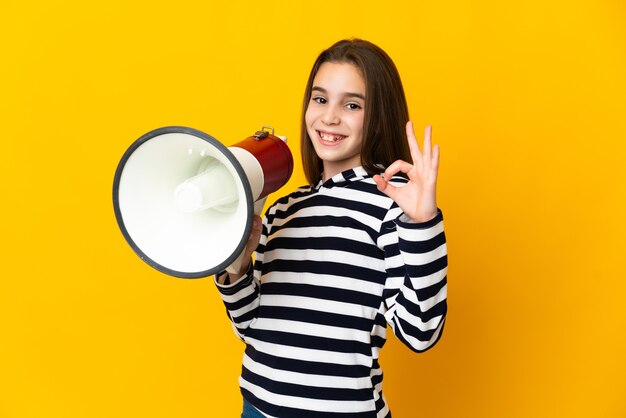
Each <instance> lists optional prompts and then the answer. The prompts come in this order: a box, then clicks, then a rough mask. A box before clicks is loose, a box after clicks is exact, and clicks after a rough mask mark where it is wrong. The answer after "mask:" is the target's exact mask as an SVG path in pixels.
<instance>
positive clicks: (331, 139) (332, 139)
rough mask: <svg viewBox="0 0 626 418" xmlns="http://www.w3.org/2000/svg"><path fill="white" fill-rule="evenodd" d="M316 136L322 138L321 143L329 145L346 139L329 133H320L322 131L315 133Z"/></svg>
mask: <svg viewBox="0 0 626 418" xmlns="http://www.w3.org/2000/svg"><path fill="white" fill-rule="evenodd" d="M317 134H318V135H319V136H320V138H322V141H324V142H331V143H335V142H339V141H341V140H342V139H345V138H346V137H345V136H343V135H337V134H330V133H327V132H322V131H317Z"/></svg>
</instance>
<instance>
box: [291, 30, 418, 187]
mask: <svg viewBox="0 0 626 418" xmlns="http://www.w3.org/2000/svg"><path fill="white" fill-rule="evenodd" d="M325 62H334V63H349V64H352V65H354V66H356V67H357V68H358V69H359V71H360V72H361V75H362V76H363V79H364V80H365V97H366V102H365V115H364V117H365V118H364V122H363V125H364V126H363V145H362V147H361V165H362V166H363V168H364V169H365V170H366V171H367V172H368V174H370V175H374V174H376V173H380V172H381V171H382V170H381V169H380V167H377V165H383V166H384V167H387V166H388V165H390V164H391V163H392V162H394V161H395V160H397V159H402V160H405V161H409V162H410V161H411V154H410V151H409V146H408V144H407V137H406V130H405V126H406V123H407V122H408V120H409V111H408V106H407V103H406V97H405V96H404V88H403V87H402V81H401V80H400V74H399V73H398V70H397V68H396V66H395V64H394V63H393V61H392V60H391V58H390V57H389V55H387V53H386V52H385V51H383V50H382V49H381V48H380V47H378V46H376V45H374V44H373V43H371V42H368V41H365V40H362V39H345V40H341V41H339V42H337V43H335V44H334V45H332V46H331V47H330V48H328V49H326V50H324V51H322V53H321V54H320V55H319V56H318V57H317V60H316V61H315V63H314V64H313V68H312V69H311V73H310V74H309V80H308V82H307V84H306V89H305V93H304V101H303V104H302V119H301V131H300V149H301V153H302V154H301V155H302V165H303V168H304V173H305V175H306V177H307V180H308V181H309V183H310V184H315V183H316V182H317V181H318V180H319V178H320V176H321V175H322V171H323V165H322V160H321V159H320V158H319V157H318V156H317V154H316V153H315V149H314V148H313V144H312V143H311V138H310V137H309V134H308V132H307V129H306V122H305V114H306V110H307V107H308V106H309V102H310V100H311V88H312V86H313V80H314V79H315V76H316V74H317V71H318V70H319V68H320V67H321V65H322V64H324V63H325Z"/></svg>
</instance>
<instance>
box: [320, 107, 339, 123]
mask: <svg viewBox="0 0 626 418" xmlns="http://www.w3.org/2000/svg"><path fill="white" fill-rule="evenodd" d="M321 120H322V123H324V125H337V124H339V113H338V112H337V109H336V108H335V106H328V107H327V108H326V111H325V112H324V114H323V115H322V118H321Z"/></svg>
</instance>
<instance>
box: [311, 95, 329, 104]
mask: <svg viewBox="0 0 626 418" xmlns="http://www.w3.org/2000/svg"><path fill="white" fill-rule="evenodd" d="M311 100H313V101H314V102H315V103H317V104H326V103H327V102H328V101H327V100H326V98H325V97H321V96H316V97H311Z"/></svg>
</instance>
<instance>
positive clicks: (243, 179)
mask: <svg viewBox="0 0 626 418" xmlns="http://www.w3.org/2000/svg"><path fill="white" fill-rule="evenodd" d="M266 137H267V138H266ZM264 138H265V139H263V140H259V139H258V138H256V137H250V138H247V139H245V140H244V141H241V142H240V143H238V144H235V145H234V146H232V147H230V148H227V147H225V146H224V145H222V144H221V143H220V142H219V141H218V140H216V139H215V138H213V137H212V136H210V135H208V134H206V133H204V132H201V131H198V130H196V129H192V128H187V127H176V126H174V127H165V128H160V129H156V130H153V131H151V132H148V133H146V134H145V135H143V136H142V137H141V138H139V139H138V140H136V141H135V142H134V143H133V144H132V145H131V146H130V147H129V148H128V150H127V151H126V152H125V153H124V155H123V157H122V159H121V160H120V162H119V164H118V167H117V170H116V172H115V178H114V184H113V205H114V210H115V216H116V219H117V222H118V225H119V227H120V230H121V231H122V233H123V235H124V237H125V238H126V241H127V242H128V243H129V245H130V246H131V247H132V249H133V250H134V251H135V252H136V253H137V255H139V257H140V258H141V259H143V260H144V261H145V262H146V263H148V264H149V265H150V266H152V267H154V268H155V269H157V270H159V271H161V272H163V273H166V274H168V275H171V276H174V277H182V278H198V277H206V276H210V275H212V274H215V273H217V272H220V271H222V270H224V269H225V268H226V267H228V266H229V265H231V264H232V263H233V262H234V261H235V260H236V259H237V257H238V256H239V255H240V254H241V253H242V252H243V250H244V248H245V245H246V243H247V239H248V236H249V234H250V230H251V228H252V217H253V213H254V202H255V201H257V200H259V199H262V198H264V197H265V196H266V195H267V194H269V193H271V192H273V191H276V190H278V188H280V187H281V186H282V185H284V184H285V183H286V182H287V180H288V179H289V177H290V176H291V173H292V170H293V158H292V157H291V153H290V152H289V148H288V147H287V146H286V144H285V143H284V141H281V140H280V139H279V138H277V137H275V136H274V135H264ZM264 141H265V142H264ZM276 141H277V142H276ZM268 161H269V162H268ZM257 206H258V205H257Z"/></svg>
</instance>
